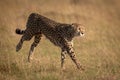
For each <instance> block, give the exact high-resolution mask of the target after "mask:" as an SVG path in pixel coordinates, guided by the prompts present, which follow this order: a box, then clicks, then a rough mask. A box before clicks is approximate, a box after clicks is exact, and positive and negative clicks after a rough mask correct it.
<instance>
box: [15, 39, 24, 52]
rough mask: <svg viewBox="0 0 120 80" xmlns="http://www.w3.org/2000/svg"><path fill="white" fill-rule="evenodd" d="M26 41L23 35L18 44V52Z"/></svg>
mask: <svg viewBox="0 0 120 80" xmlns="http://www.w3.org/2000/svg"><path fill="white" fill-rule="evenodd" d="M23 42H24V37H22V38H21V39H20V41H19V43H18V44H17V46H16V52H18V51H19V50H20V49H21V48H22V44H23Z"/></svg>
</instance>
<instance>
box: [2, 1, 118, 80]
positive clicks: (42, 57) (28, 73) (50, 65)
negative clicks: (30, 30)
mask: <svg viewBox="0 0 120 80" xmlns="http://www.w3.org/2000/svg"><path fill="white" fill-rule="evenodd" d="M119 3H120V1H119V0H59V1H58V0H1V1H0V80H119V79H120V42H119V41H120V28H119V26H120V23H119V21H120V11H119V8H120V6H119ZM32 12H37V13H39V14H42V15H44V16H47V17H49V18H51V19H54V20H56V21H59V22H65V23H72V22H77V23H82V24H84V25H85V27H86V35H85V37H84V38H75V40H74V43H75V50H76V55H77V57H78V59H79V60H80V61H81V64H83V65H84V66H85V69H86V70H85V71H83V72H81V71H79V70H77V69H76V67H75V66H74V64H73V62H72V61H71V60H70V58H69V57H68V56H67V60H66V71H64V72H62V71H61V69H60V49H59V48H57V47H55V46H54V45H53V44H51V43H50V42H49V41H48V40H47V39H46V38H43V39H42V40H41V43H40V44H39V46H38V47H37V48H36V51H35V55H34V59H33V61H32V62H31V63H28V62H27V55H28V51H29V47H30V44H31V43H32V41H33V40H31V41H30V42H25V43H24V45H23V48H22V50H21V51H20V52H18V53H16V52H15V47H16V44H17V43H18V41H19V39H20V36H18V35H16V34H15V33H14V31H15V29H16V28H18V27H19V28H21V29H25V25H26V21H27V17H28V16H29V14H30V13H32Z"/></svg>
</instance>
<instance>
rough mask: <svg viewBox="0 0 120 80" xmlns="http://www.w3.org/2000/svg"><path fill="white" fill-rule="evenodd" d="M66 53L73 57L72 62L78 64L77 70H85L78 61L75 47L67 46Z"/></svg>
mask: <svg viewBox="0 0 120 80" xmlns="http://www.w3.org/2000/svg"><path fill="white" fill-rule="evenodd" d="M66 51H67V53H68V54H69V56H70V57H71V59H72V61H73V62H74V63H75V64H76V66H77V68H78V69H81V70H84V69H83V68H82V66H81V65H80V63H79V62H78V61H77V59H76V55H75V52H74V49H73V47H72V44H71V45H68V46H66Z"/></svg>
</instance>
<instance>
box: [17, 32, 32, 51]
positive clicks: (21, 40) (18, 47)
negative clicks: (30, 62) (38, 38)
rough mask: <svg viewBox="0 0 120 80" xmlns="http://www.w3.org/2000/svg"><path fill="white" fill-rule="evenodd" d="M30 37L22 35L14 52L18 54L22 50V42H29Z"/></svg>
mask: <svg viewBox="0 0 120 80" xmlns="http://www.w3.org/2000/svg"><path fill="white" fill-rule="evenodd" d="M32 37H33V36H31V35H30V34H24V35H23V36H22V38H21V39H20V41H19V43H18V44H17V46H16V52H18V51H19V50H20V49H21V48H22V45H23V42H24V41H29V40H30V39H31V38H32Z"/></svg>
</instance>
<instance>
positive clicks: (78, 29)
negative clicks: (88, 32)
mask: <svg viewBox="0 0 120 80" xmlns="http://www.w3.org/2000/svg"><path fill="white" fill-rule="evenodd" d="M71 26H72V27H73V28H74V36H84V32H85V29H84V26H83V25H81V24H77V23H72V25H71Z"/></svg>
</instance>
